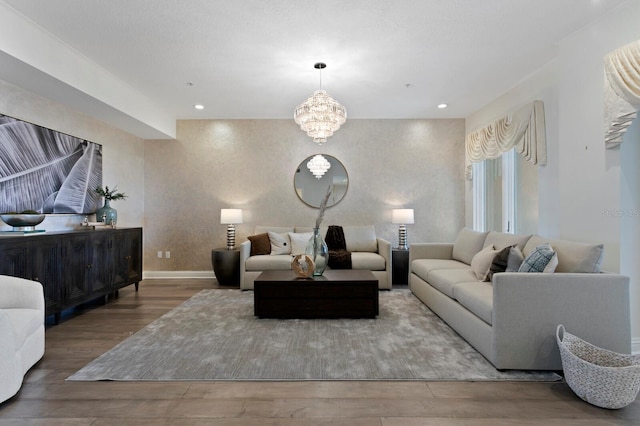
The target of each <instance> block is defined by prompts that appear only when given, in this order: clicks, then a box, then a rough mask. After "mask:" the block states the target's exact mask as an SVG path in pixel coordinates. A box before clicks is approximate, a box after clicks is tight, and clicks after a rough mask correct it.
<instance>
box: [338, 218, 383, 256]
mask: <svg viewBox="0 0 640 426" xmlns="http://www.w3.org/2000/svg"><path fill="white" fill-rule="evenodd" d="M342 230H343V231H344V239H345V240H346V242H347V250H348V251H350V252H355V251H368V252H371V253H376V252H377V251H378V240H377V239H376V228H375V227H374V226H373V225H366V226H343V227H342Z"/></svg>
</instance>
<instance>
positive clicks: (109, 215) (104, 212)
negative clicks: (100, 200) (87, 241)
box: [96, 200, 118, 225]
mask: <svg viewBox="0 0 640 426" xmlns="http://www.w3.org/2000/svg"><path fill="white" fill-rule="evenodd" d="M109 201H110V200H104V206H102V207H101V208H99V209H98V211H97V212H96V220H97V221H98V222H104V223H105V225H113V224H114V223H117V222H118V211H117V210H116V209H114V208H113V207H111V205H110V204H109Z"/></svg>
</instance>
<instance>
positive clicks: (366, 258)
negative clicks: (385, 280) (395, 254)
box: [351, 251, 387, 271]
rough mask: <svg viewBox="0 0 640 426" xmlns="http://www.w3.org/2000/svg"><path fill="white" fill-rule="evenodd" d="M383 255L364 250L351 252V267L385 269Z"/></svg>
mask: <svg viewBox="0 0 640 426" xmlns="http://www.w3.org/2000/svg"><path fill="white" fill-rule="evenodd" d="M386 266H387V265H386V262H385V261H384V257H382V256H380V255H379V254H378V253H370V252H366V251H354V252H351V268H352V269H361V270H369V271H384V270H385V269H386Z"/></svg>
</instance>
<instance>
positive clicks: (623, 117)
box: [604, 41, 640, 148]
mask: <svg viewBox="0 0 640 426" xmlns="http://www.w3.org/2000/svg"><path fill="white" fill-rule="evenodd" d="M639 110H640V41H636V42H633V43H630V44H628V45H626V46H623V47H621V48H619V49H616V50H614V51H613V52H611V53H609V54H608V55H607V56H605V57H604V127H605V129H604V130H605V136H604V142H605V146H606V147H607V148H613V147H616V146H618V145H620V144H621V143H622V137H623V136H624V133H625V132H626V131H627V127H629V126H630V125H631V123H632V122H633V119H634V118H636V117H637V115H638V114H637V111H639Z"/></svg>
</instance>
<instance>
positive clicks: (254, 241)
mask: <svg viewBox="0 0 640 426" xmlns="http://www.w3.org/2000/svg"><path fill="white" fill-rule="evenodd" d="M247 239H248V240H249V241H251V256H257V255H260V254H271V240H269V234H267V233H266V232H265V233H264V234H258V235H249V236H248V237H247Z"/></svg>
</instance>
